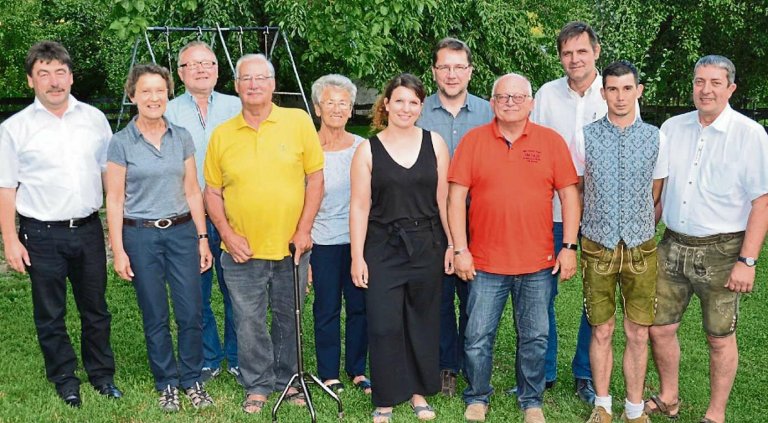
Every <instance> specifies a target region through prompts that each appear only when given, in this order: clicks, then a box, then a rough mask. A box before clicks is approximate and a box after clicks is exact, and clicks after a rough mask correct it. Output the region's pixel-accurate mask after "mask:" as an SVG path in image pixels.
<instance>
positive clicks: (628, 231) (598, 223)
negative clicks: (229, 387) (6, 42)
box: [0, 22, 768, 423]
mask: <svg viewBox="0 0 768 423" xmlns="http://www.w3.org/2000/svg"><path fill="white" fill-rule="evenodd" d="M557 50H558V55H559V58H560V62H561V64H562V66H563V70H564V72H565V76H564V77H562V78H560V79H557V80H554V81H551V82H548V83H547V84H545V85H543V86H542V87H541V88H540V89H539V90H538V92H536V93H535V96H534V92H533V90H532V87H531V83H530V82H529V80H528V79H527V78H526V77H525V76H523V75H520V74H516V73H509V74H506V75H503V76H501V77H499V78H498V79H497V80H496V82H495V83H494V85H493V87H492V92H491V96H490V101H486V100H483V99H482V98H480V97H478V96H475V95H472V94H470V93H469V92H468V84H469V82H470V79H471V76H472V72H473V65H472V54H471V51H470V49H469V47H468V46H467V45H466V44H465V43H464V42H462V41H460V40H458V39H455V38H445V39H443V40H441V41H440V42H439V43H438V44H437V46H436V47H435V49H434V53H433V57H432V75H433V77H434V80H435V83H436V85H437V92H436V93H435V94H433V95H430V96H427V95H426V90H425V87H424V85H423V83H422V81H420V80H419V79H418V78H417V77H415V76H413V75H411V74H407V73H404V74H400V75H397V76H396V77H394V78H392V79H391V80H390V81H389V83H388V84H387V85H386V87H385V88H384V90H383V93H382V95H381V96H380V97H379V99H378V100H377V102H376V104H375V105H374V109H373V124H374V126H375V127H376V129H377V130H378V132H377V133H376V135H374V136H372V137H371V138H370V139H368V140H365V139H363V138H361V137H359V136H356V135H353V134H351V133H350V132H348V131H347V129H346V125H347V122H348V120H349V119H350V118H351V116H352V111H353V105H354V103H355V100H356V94H357V89H356V87H355V85H354V84H353V83H352V82H351V81H350V80H349V79H348V78H347V77H344V76H342V75H337V74H329V75H326V76H323V77H321V78H320V79H318V80H317V81H316V82H315V83H314V84H313V86H312V102H313V104H314V112H315V114H316V116H317V117H318V118H319V120H320V129H319V130H316V129H315V126H314V124H313V122H312V119H311V118H310V116H309V115H308V114H307V113H305V112H303V111H301V110H298V109H292V108H285V107H280V106H277V105H276V104H274V102H273V101H272V97H273V94H274V90H275V70H274V67H273V66H272V64H271V63H270V61H269V60H268V59H267V58H266V57H265V56H263V55H259V54H247V55H245V56H243V57H241V58H240V59H239V60H238V61H237V65H236V72H235V90H236V92H237V94H238V97H239V98H237V97H234V96H228V95H225V94H221V93H218V92H216V91H214V87H215V85H216V82H217V78H218V67H217V61H216V56H215V55H214V53H213V51H212V50H211V48H210V47H209V46H207V45H206V44H205V43H202V42H199V41H195V42H192V43H189V44H188V45H186V46H185V47H184V48H182V49H181V51H180V52H179V60H178V63H179V67H178V74H179V78H180V79H181V81H182V82H183V83H184V86H185V89H186V92H185V93H184V94H183V95H180V96H179V97H177V98H175V99H173V100H171V101H169V98H168V97H169V92H171V91H172V87H173V78H172V77H171V74H170V72H169V71H168V70H167V69H165V68H163V67H161V66H157V65H137V66H134V67H133V68H132V69H131V71H130V74H129V76H128V80H127V81H126V84H125V92H126V94H127V95H128V97H129V98H130V99H131V101H132V102H133V103H134V104H135V105H136V110H137V115H136V116H135V117H134V118H133V119H132V120H131V121H130V122H129V123H128V125H127V126H126V127H125V128H124V129H123V130H121V131H120V132H118V133H116V134H114V135H112V132H111V130H110V129H109V126H108V124H107V121H106V119H105V118H104V115H103V114H101V113H100V112H98V111H97V110H96V109H94V108H92V107H90V106H88V105H85V104H83V103H81V102H78V101H77V100H76V99H75V98H74V97H73V96H71V94H70V93H69V91H70V88H71V86H72V83H73V78H72V63H71V60H70V57H69V55H68V53H67V51H66V50H65V49H64V48H63V47H62V46H61V45H59V44H57V43H54V42H48V41H46V42H41V43H38V44H35V45H34V46H33V47H32V48H31V49H30V52H29V55H28V57H27V60H26V64H25V65H26V72H27V75H28V80H29V84H30V87H32V88H33V89H34V91H35V102H34V104H32V105H31V106H29V107H27V108H26V109H24V110H23V111H21V112H19V113H18V114H16V115H14V116H13V117H11V118H10V119H8V120H7V121H5V122H4V123H3V124H2V125H0V230H2V235H3V243H4V246H5V253H6V258H7V261H8V263H9V264H10V265H11V267H12V268H14V269H15V270H17V271H20V272H25V271H27V272H29V274H30V279H31V282H32V297H33V304H34V319H35V325H36V328H37V334H38V340H39V343H40V346H41V349H42V351H43V357H44V360H45V366H46V374H47V377H48V379H49V380H50V381H51V382H52V383H54V384H55V386H56V389H57V392H58V394H59V395H60V396H61V398H62V399H63V400H64V402H66V403H67V404H69V405H71V406H80V404H81V398H80V394H79V385H80V381H79V380H78V378H77V377H76V376H75V374H74V371H75V368H76V367H77V365H76V363H77V360H76V357H75V353H74V350H73V348H72V346H71V344H70V341H69V338H68V337H67V333H66V328H65V326H64V311H65V303H66V301H65V297H66V296H65V293H66V279H67V278H68V279H69V280H70V283H71V284H72V287H73V294H74V297H75V301H76V303H77V306H78V309H79V311H80V315H81V320H82V336H83V342H82V357H83V364H84V367H85V370H86V372H87V374H88V377H89V381H90V382H91V384H92V385H93V386H94V387H95V388H96V389H97V390H98V391H99V393H101V394H102V395H105V396H108V397H111V398H120V397H121V396H122V392H121V391H120V390H119V389H118V388H117V387H116V386H115V384H114V378H113V377H114V370H115V364H114V357H113V354H112V350H111V348H110V341H109V335H110V314H109V312H108V310H107V304H106V301H105V298H104V294H105V284H106V277H107V276H106V275H107V273H106V256H105V251H104V250H105V248H104V241H103V237H102V227H101V221H100V219H99V218H98V210H99V208H100V207H101V206H102V195H103V194H102V177H103V180H104V185H105V188H106V206H107V223H108V227H109V242H110V245H111V248H112V251H113V254H114V268H115V271H116V273H117V274H118V275H119V276H120V277H121V278H123V279H126V280H130V281H131V282H132V285H133V286H134V288H135V290H136V298H137V302H138V305H139V308H140V310H141V315H142V319H143V327H144V335H145V341H146V346H147V356H148V359H149V364H150V369H151V371H152V374H153V377H154V380H155V389H156V390H157V391H158V392H159V406H160V407H161V408H162V409H163V410H165V411H177V410H179V408H180V400H179V389H181V391H182V392H184V394H185V395H186V396H187V397H188V400H189V401H190V403H191V404H192V405H193V406H194V407H195V408H202V407H207V406H210V405H212V404H213V399H212V398H211V396H210V395H209V394H208V393H207V392H206V390H205V386H204V383H205V382H207V381H209V380H210V379H212V378H215V377H217V376H218V375H219V374H220V373H221V371H222V367H223V364H222V363H223V360H224V359H226V361H227V370H228V372H229V373H231V374H232V375H233V376H235V377H236V378H237V380H238V382H239V383H240V384H241V385H242V386H243V388H244V391H245V397H244V401H243V404H242V408H243V410H244V411H245V412H246V413H258V412H260V411H261V410H262V409H263V408H264V407H265V405H266V402H267V401H268V398H269V396H270V395H271V394H272V393H273V392H276V391H281V390H282V389H283V387H285V386H286V385H287V383H288V381H289V379H290V378H291V376H292V375H293V374H294V373H295V372H296V369H297V363H296V355H295V351H296V345H295V333H294V330H295V329H294V322H293V319H294V317H295V315H294V312H295V310H294V304H293V299H294V297H293V289H294V286H293V283H292V277H293V267H294V266H299V268H300V270H301V271H300V272H299V273H300V280H299V290H300V293H301V295H302V296H303V295H305V292H306V290H305V288H306V286H307V284H308V273H309V270H310V269H311V274H312V279H313V283H314V290H315V299H314V305H313V314H314V333H315V345H316V355H317V367H318V373H319V376H320V379H322V380H323V382H324V383H325V384H326V385H327V386H328V387H329V388H330V389H332V390H334V391H336V392H341V391H342V390H344V389H345V385H344V382H343V381H342V379H341V377H340V367H341V351H342V341H341V335H340V334H341V309H342V298H343V302H344V307H345V315H346V319H345V330H344V333H345V340H344V352H345V360H344V361H345V362H344V370H345V372H346V374H347V376H348V378H349V382H350V383H351V384H352V385H353V386H355V387H356V388H359V389H361V390H362V391H363V392H365V393H367V394H371V399H372V402H373V405H374V407H375V409H374V411H373V414H372V419H373V421H374V422H375V423H382V422H390V421H391V420H392V416H393V414H392V409H393V407H395V406H396V405H398V404H400V403H403V402H406V401H408V402H409V405H410V407H411V409H412V411H413V413H414V414H415V416H416V417H417V418H418V419H420V420H432V419H434V418H436V417H437V412H436V410H435V409H433V408H432V407H431V406H430V405H429V404H428V402H427V397H429V396H430V395H434V394H436V393H438V392H442V393H443V394H445V395H448V396H453V395H455V394H456V389H457V388H456V386H457V379H458V377H459V376H461V377H463V378H464V379H465V380H466V385H467V387H466V389H465V390H464V391H463V394H462V396H463V400H464V402H465V404H466V410H465V414H464V417H465V419H466V420H467V421H475V422H481V421H485V419H486V416H487V413H488V412H489V404H490V400H491V395H492V394H493V392H494V389H493V387H492V386H491V383H490V382H491V373H492V369H493V349H494V343H495V339H496V334H497V331H498V329H499V324H500V319H501V316H502V312H503V310H504V306H505V304H506V302H507V298H508V297H510V296H511V299H512V310H513V316H514V329H515V331H516V336H517V342H516V351H515V375H516V384H515V386H514V387H513V388H511V389H509V390H508V391H507V392H508V393H510V394H514V395H516V396H517V400H518V403H519V405H520V408H521V409H522V410H523V412H524V420H525V422H527V423H540V422H544V421H545V417H544V413H543V410H542V408H543V403H544V402H543V395H544V391H545V390H546V389H549V388H551V387H553V386H554V385H555V383H556V381H557V362H556V358H557V355H558V353H557V349H558V342H557V341H558V339H557V338H558V335H557V322H556V318H555V313H554V304H555V298H556V295H557V291H558V283H559V282H561V281H566V280H568V279H570V278H571V277H573V276H574V275H575V274H576V272H577V270H578V260H577V252H578V250H579V249H580V250H581V275H582V279H583V297H584V301H583V309H582V310H581V314H582V317H581V320H580V327H579V334H578V339H577V345H576V353H575V356H574V359H573V362H572V369H573V376H574V380H575V391H576V393H577V394H578V396H579V398H581V400H582V401H584V402H586V403H588V404H590V405H591V406H592V407H593V409H592V413H591V415H590V417H589V419H588V422H592V423H606V422H608V423H609V422H611V421H612V420H613V406H612V397H611V395H610V390H609V387H610V380H611V373H612V365H613V345H612V337H613V333H614V329H615V322H616V317H615V315H616V308H617V307H616V290H617V289H616V288H617V286H618V287H619V288H620V294H621V305H622V309H623V313H624V318H623V322H624V329H625V333H626V337H627V343H626V348H625V351H624V352H623V374H624V380H625V384H626V399H625V402H624V407H623V414H622V417H621V420H622V421H625V422H633V423H637V422H639V423H642V422H649V421H650V420H649V416H650V415H653V414H660V415H665V416H667V417H671V418H674V417H676V416H677V415H678V413H679V410H680V402H681V401H680V397H679V390H678V380H679V363H680V347H679V343H678V341H677V329H678V327H679V324H680V322H681V320H682V316H683V314H684V312H685V309H686V308H687V305H688V303H689V301H690V299H691V297H692V296H693V295H696V296H697V297H698V298H699V300H700V301H701V304H702V314H703V327H704V330H705V332H706V335H707V341H708V343H709V349H710V372H711V374H710V386H711V396H710V403H709V407H708V408H707V410H706V411H705V414H704V417H703V418H702V420H701V422H702V423H723V422H725V411H726V404H727V400H728V397H729V394H730V390H731V387H732V385H733V381H734V378H735V374H736V370H737V358H738V350H737V347H736V336H735V331H736V326H737V320H738V305H739V297H740V295H741V294H742V293H745V292H750V291H751V290H752V287H753V285H754V278H755V265H756V260H757V257H758V254H759V252H760V249H761V247H762V244H763V240H764V237H765V233H766V230H767V229H768V170H766V169H768V135H766V132H765V130H764V129H763V128H762V127H761V126H760V125H759V124H757V123H756V122H754V121H752V120H750V119H749V118H747V117H745V116H743V115H741V114H739V113H738V112H736V111H734V110H733V109H731V107H730V105H729V98H730V97H731V95H732V93H733V92H734V90H735V89H736V85H735V67H734V65H733V63H731V61H730V60H728V59H727V58H725V57H722V56H705V57H703V58H701V59H700V60H699V61H698V62H697V63H696V65H695V67H694V78H693V84H692V86H693V101H694V105H695V106H696V110H695V111H693V112H690V113H686V114H683V115H680V116H676V117H673V118H671V119H669V120H668V121H667V122H665V123H664V125H662V127H661V129H659V128H656V127H654V126H652V125H649V124H647V123H645V122H643V121H642V119H641V116H640V108H639V102H638V100H639V98H640V97H641V95H642V92H643V85H642V84H641V83H640V81H639V73H638V70H637V69H636V68H635V66H634V65H633V64H631V63H629V62H625V61H618V62H614V63H611V64H610V65H608V66H606V67H605V68H604V69H603V71H602V73H600V72H598V70H597V68H596V61H597V60H598V58H599V55H600V43H599V40H598V38H597V35H596V34H595V32H594V31H593V30H592V28H591V27H590V26H589V25H587V24H585V23H583V22H571V23H568V24H567V25H565V26H564V27H563V29H562V31H561V32H560V35H559V36H558V39H557ZM17 213H18V216H19V229H18V232H17V231H16V227H15V217H16V214H17ZM659 219H661V220H662V221H663V222H664V224H665V225H666V231H665V233H664V236H663V238H662V241H661V242H660V243H659V245H658V249H657V245H656V241H655V239H654V235H655V228H656V223H657V222H658V220H659ZM289 244H293V246H294V247H295V253H293V254H291V252H290V251H289ZM214 270H215V274H216V279H217V281H218V285H219V288H220V290H221V293H222V297H223V300H224V317H225V324H224V327H225V334H224V343H223V345H222V343H221V340H220V337H219V334H218V330H217V328H216V321H215V318H214V314H213V312H212V311H211V292H212V285H213V272H214ZM166 284H167V285H166ZM168 288H169V289H170V302H171V303H172V306H173V310H174V316H175V319H176V326H177V328H178V333H177V344H178V345H177V346H176V352H174V345H173V342H172V336H171V329H170V325H169V296H168V292H169V290H168ZM456 297H458V312H459V314H458V316H457V315H456V310H457V307H456ZM302 299H303V298H302ZM268 309H269V310H271V327H269V328H268V327H267V321H268V319H267V313H268ZM575 312H576V311H574V313H575ZM649 340H650V345H651V347H652V351H653V355H654V359H655V363H656V366H657V369H658V372H659V378H660V381H661V387H660V392H659V393H658V394H657V395H653V396H651V397H650V398H649V399H647V400H645V401H644V400H643V387H644V381H645V377H646V367H647V356H648V343H649ZM369 352H370V354H369ZM369 355H370V357H369ZM367 363H369V366H368V367H369V370H370V380H369V379H368V377H367V376H366V364H367ZM306 394H307V393H305V392H302V390H301V389H300V388H299V387H297V386H294V387H290V388H289V390H288V392H287V400H288V401H289V402H291V403H293V404H296V405H299V406H301V405H304V404H306V401H305V400H306V397H305V395H306ZM617 420H618V419H617Z"/></svg>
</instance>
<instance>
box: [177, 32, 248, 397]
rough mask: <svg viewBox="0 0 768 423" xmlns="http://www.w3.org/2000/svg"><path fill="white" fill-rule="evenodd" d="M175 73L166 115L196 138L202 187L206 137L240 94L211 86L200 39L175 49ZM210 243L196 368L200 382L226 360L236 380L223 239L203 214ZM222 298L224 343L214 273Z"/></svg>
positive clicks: (212, 58)
mask: <svg viewBox="0 0 768 423" xmlns="http://www.w3.org/2000/svg"><path fill="white" fill-rule="evenodd" d="M178 63H179V68H178V73H179V78H180V79H181V81H182V82H183V83H184V89H185V92H184V94H182V95H180V96H178V97H176V98H174V99H173V100H171V101H170V102H168V109H167V110H166V112H165V116H166V117H167V118H168V120H169V121H171V122H172V123H174V124H176V125H179V126H183V127H184V128H185V129H186V130H187V131H189V133H190V134H192V139H193V140H194V141H195V151H196V152H197V153H196V154H195V163H196V165H197V177H198V180H199V181H198V182H199V183H200V188H201V189H203V188H205V179H204V178H203V160H205V151H206V149H207V147H208V140H209V139H210V138H211V133H213V130H214V129H215V128H216V127H217V126H219V124H220V123H222V122H224V121H225V120H227V119H230V118H232V117H233V116H235V115H237V114H238V113H240V99H239V98H237V97H235V96H231V95H226V94H221V93H219V92H217V91H215V90H214V88H215V87H216V82H217V81H218V79H219V68H218V64H217V63H216V55H214V53H213V50H211V47H210V46H208V44H206V43H205V42H203V41H192V42H190V43H188V44H187V45H185V46H184V47H182V48H181V50H179V62H178ZM206 226H207V227H208V245H209V246H210V247H211V253H212V254H213V265H212V266H211V268H210V269H209V270H207V271H205V272H203V273H202V275H200V283H201V288H202V290H203V310H202V312H203V368H202V369H201V371H200V374H201V377H202V379H203V381H204V382H206V381H208V380H210V379H212V378H214V377H216V376H218V375H219V374H220V373H221V361H222V360H223V359H224V358H226V359H227V367H228V371H229V373H230V374H232V375H233V376H235V378H236V379H237V380H238V381H239V379H240V369H239V367H238V363H237V336H236V334H235V325H234V321H233V320H232V301H231V300H230V299H229V291H228V290H227V285H226V284H225V283H224V273H223V271H222V269H221V263H220V261H219V257H220V256H221V247H220V245H221V238H220V237H219V232H218V231H217V230H216V227H215V226H214V225H213V223H211V220H210V219H209V218H206ZM214 269H215V270H216V279H217V281H218V285H219V290H220V291H221V296H222V298H223V300H224V345H223V348H222V344H221V341H220V338H219V330H218V326H217V324H216V316H215V315H214V314H213V310H212V309H211V291H212V288H213V272H214Z"/></svg>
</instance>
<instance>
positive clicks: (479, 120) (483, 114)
mask: <svg viewBox="0 0 768 423" xmlns="http://www.w3.org/2000/svg"><path fill="white" fill-rule="evenodd" d="M491 119H493V111H491V105H490V103H488V101H486V100H483V99H482V98H480V97H478V96H475V95H472V94H469V93H467V98H466V100H465V101H464V105H463V106H461V109H459V113H458V114H457V115H456V116H455V117H454V116H453V114H451V112H449V111H448V110H447V109H446V108H444V107H443V104H442V103H441V102H440V97H439V96H438V95H437V94H432V95H431V96H429V97H427V98H426V99H424V107H422V109H421V116H420V117H419V120H417V121H416V126H419V127H421V128H424V129H426V130H427V131H434V132H437V133H438V134H440V136H441V137H443V139H444V140H445V143H446V144H447V145H448V151H449V152H450V154H451V157H453V154H454V152H455V151H456V147H457V146H458V145H459V142H460V141H461V139H462V138H463V137H464V135H465V134H466V133H467V131H469V130H470V129H472V128H474V127H477V126H480V125H483V124H486V123H488V122H490V121H491Z"/></svg>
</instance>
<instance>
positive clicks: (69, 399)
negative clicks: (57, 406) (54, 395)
mask: <svg viewBox="0 0 768 423" xmlns="http://www.w3.org/2000/svg"><path fill="white" fill-rule="evenodd" d="M59 396H60V397H61V399H63V400H64V404H67V405H68V406H70V407H74V408H80V406H81V405H83V401H82V400H81V399H80V392H77V391H70V392H64V393H61V394H59Z"/></svg>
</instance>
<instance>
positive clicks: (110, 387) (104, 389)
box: [93, 383, 123, 399]
mask: <svg viewBox="0 0 768 423" xmlns="http://www.w3.org/2000/svg"><path fill="white" fill-rule="evenodd" d="M93 388H94V389H96V391H98V392H99V394H101V395H104V396H105V397H107V398H112V399H119V398H122V397H123V393H122V392H121V391H120V390H119V389H117V386H115V384H114V383H104V384H102V385H97V386H94V387H93Z"/></svg>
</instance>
